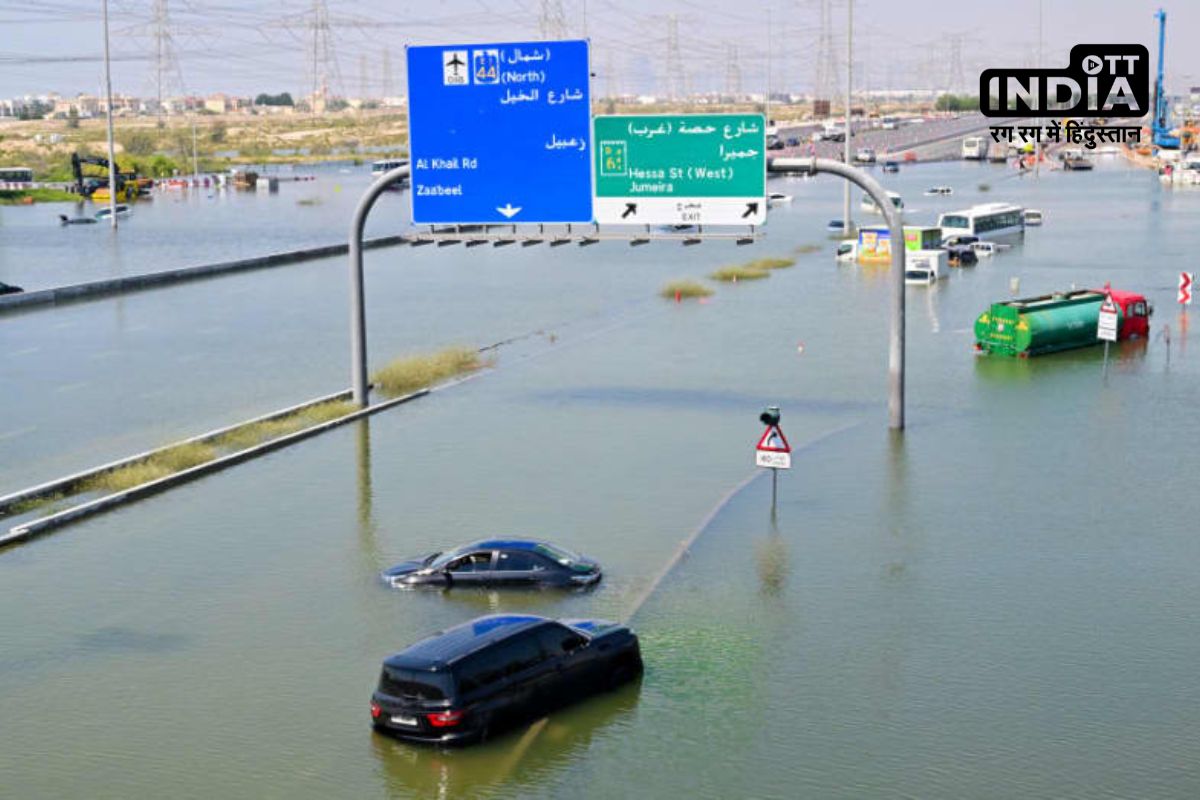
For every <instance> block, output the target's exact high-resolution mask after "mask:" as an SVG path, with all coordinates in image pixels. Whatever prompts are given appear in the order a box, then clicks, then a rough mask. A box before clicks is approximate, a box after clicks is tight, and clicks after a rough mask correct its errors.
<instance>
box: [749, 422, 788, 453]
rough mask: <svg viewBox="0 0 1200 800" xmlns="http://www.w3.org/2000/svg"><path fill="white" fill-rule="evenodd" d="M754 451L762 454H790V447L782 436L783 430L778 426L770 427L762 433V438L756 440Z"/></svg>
mask: <svg viewBox="0 0 1200 800" xmlns="http://www.w3.org/2000/svg"><path fill="white" fill-rule="evenodd" d="M754 449H755V450H760V451H762V452H764V453H790V452H792V446H791V445H790V444H788V440H787V437H786V436H784V435H783V429H782V428H780V427H779V426H778V425H771V426H769V427H768V428H767V429H766V430H765V431H763V435H762V438H761V439H759V440H758V445H757V446H756V447H755V448H754Z"/></svg>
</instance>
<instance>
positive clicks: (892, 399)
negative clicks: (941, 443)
mask: <svg viewBox="0 0 1200 800" xmlns="http://www.w3.org/2000/svg"><path fill="white" fill-rule="evenodd" d="M767 171H768V172H791V173H796V172H807V173H816V172H829V173H832V174H834V175H840V176H841V177H843V178H845V179H846V180H848V181H851V182H852V183H854V184H856V185H857V186H858V187H859V188H860V189H862V190H863V191H864V192H866V193H867V194H868V195H870V196H871V199H872V200H874V201H875V204H876V205H877V206H878V207H879V208H880V209H881V210H882V211H883V217H884V219H885V220H886V221H887V224H888V230H889V232H890V236H891V250H892V320H891V331H890V336H889V345H888V427H889V428H891V429H893V430H897V431H899V430H904V255H905V252H904V251H905V247H904V222H903V221H902V220H901V219H900V214H899V212H897V211H896V208H895V206H893V205H892V201H891V199H890V198H889V197H888V194H887V192H886V191H884V189H883V187H882V186H880V185H879V182H878V181H876V180H875V179H874V178H872V177H871V176H870V175H868V174H867V173H866V172H864V171H862V170H861V169H857V168H855V167H852V166H850V165H849V164H842V163H840V162H837V161H833V160H831V159H828V158H772V159H768V160H767Z"/></svg>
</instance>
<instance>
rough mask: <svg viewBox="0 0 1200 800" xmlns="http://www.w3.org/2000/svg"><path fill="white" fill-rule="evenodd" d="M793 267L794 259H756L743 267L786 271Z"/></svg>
mask: <svg viewBox="0 0 1200 800" xmlns="http://www.w3.org/2000/svg"><path fill="white" fill-rule="evenodd" d="M795 265H796V259H794V258H756V259H754V260H753V261H751V262H749V263H747V264H745V265H744V266H746V267H750V268H751V269H787V268H788V267H793V266H795Z"/></svg>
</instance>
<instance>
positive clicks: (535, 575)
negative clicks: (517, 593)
mask: <svg viewBox="0 0 1200 800" xmlns="http://www.w3.org/2000/svg"><path fill="white" fill-rule="evenodd" d="M601 575H602V573H601V571H600V565H599V564H597V563H596V562H595V561H593V560H591V559H590V558H585V557H584V556H581V555H578V554H576V553H573V552H571V551H570V550H567V549H566V548H565V547H559V546H558V545H555V544H550V543H549V542H543V541H538V540H535V539H485V540H483V541H479V542H472V543H471V544H466V545H463V546H462V547H456V548H454V549H452V550H447V551H444V552H439V553H431V554H429V555H426V556H422V557H420V558H414V559H411V560H409V561H402V562H401V563H399V564H397V565H396V566H394V567H391V568H389V569H386V570H384V572H383V575H382V578H383V581H384V583H387V584H389V585H391V586H394V587H396V588H398V589H400V588H409V587H417V586H434V587H439V588H449V587H452V586H457V587H470V586H530V587H533V586H549V587H564V588H572V587H585V586H594V585H595V584H597V583H599V582H600V578H601Z"/></svg>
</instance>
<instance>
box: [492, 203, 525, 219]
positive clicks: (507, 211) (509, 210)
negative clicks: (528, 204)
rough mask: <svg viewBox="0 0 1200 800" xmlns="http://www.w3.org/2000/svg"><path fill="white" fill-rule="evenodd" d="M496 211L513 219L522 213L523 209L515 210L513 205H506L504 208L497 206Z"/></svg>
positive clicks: (518, 207)
mask: <svg viewBox="0 0 1200 800" xmlns="http://www.w3.org/2000/svg"><path fill="white" fill-rule="evenodd" d="M496 210H497V211H499V212H500V213H501V214H503V215H504V216H505V217H506V218H508V219H512V218H513V217H515V216H516V215H517V214H518V213H519V212H520V211H521V207H520V206H516V207H515V208H514V207H513V204H512V203H505V204H504V205H503V206H496Z"/></svg>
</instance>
